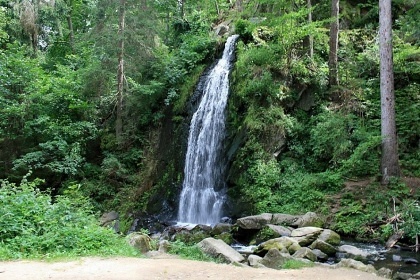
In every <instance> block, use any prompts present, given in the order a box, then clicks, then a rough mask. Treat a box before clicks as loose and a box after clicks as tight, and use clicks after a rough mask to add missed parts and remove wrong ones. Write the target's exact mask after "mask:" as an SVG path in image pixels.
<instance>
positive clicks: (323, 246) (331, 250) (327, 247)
mask: <svg viewBox="0 0 420 280" xmlns="http://www.w3.org/2000/svg"><path fill="white" fill-rule="evenodd" d="M309 248H311V249H319V250H321V251H322V252H323V253H325V254H327V255H328V256H334V255H335V253H336V252H337V250H336V249H335V247H334V246H332V245H331V244H328V243H327V242H324V241H322V240H319V239H317V240H315V241H314V243H312V244H311V245H310V246H309Z"/></svg>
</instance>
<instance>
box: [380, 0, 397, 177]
mask: <svg viewBox="0 0 420 280" xmlns="http://www.w3.org/2000/svg"><path fill="white" fill-rule="evenodd" d="M379 51H380V68H381V71H380V73H381V74H380V79H381V83H380V91H381V136H382V155H381V175H382V180H381V182H382V184H388V183H389V180H390V177H398V176H399V175H400V168H399V164H398V143H397V129H396V124H395V96H394V70H393V55H392V16H391V0H379Z"/></svg>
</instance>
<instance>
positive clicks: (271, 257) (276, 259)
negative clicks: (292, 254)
mask: <svg viewBox="0 0 420 280" xmlns="http://www.w3.org/2000/svg"><path fill="white" fill-rule="evenodd" d="M287 259H288V258H287V257H286V256H285V255H283V254H282V253H280V251H279V250H278V249H275V248H273V249H270V250H269V251H268V252H267V254H266V255H265V256H264V258H263V259H262V260H261V264H263V265H264V266H266V267H269V268H274V269H281V267H282V266H283V265H284V263H285V262H286V261H287Z"/></svg>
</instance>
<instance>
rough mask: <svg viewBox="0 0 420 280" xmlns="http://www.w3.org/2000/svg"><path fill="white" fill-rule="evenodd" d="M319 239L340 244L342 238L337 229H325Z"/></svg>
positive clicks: (335, 244)
mask: <svg viewBox="0 0 420 280" xmlns="http://www.w3.org/2000/svg"><path fill="white" fill-rule="evenodd" d="M318 240H321V241H324V242H326V243H328V244H330V245H333V246H338V245H340V241H341V238H340V235H339V234H338V233H336V232H335V231H332V230H330V229H324V230H323V231H322V232H321V234H320V235H319V236H318Z"/></svg>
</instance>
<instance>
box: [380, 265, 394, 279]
mask: <svg viewBox="0 0 420 280" xmlns="http://www.w3.org/2000/svg"><path fill="white" fill-rule="evenodd" d="M376 274H377V275H378V276H380V277H383V278H386V279H391V278H392V270H391V269H389V268H386V267H381V268H380V269H378V271H377V272H376Z"/></svg>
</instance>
